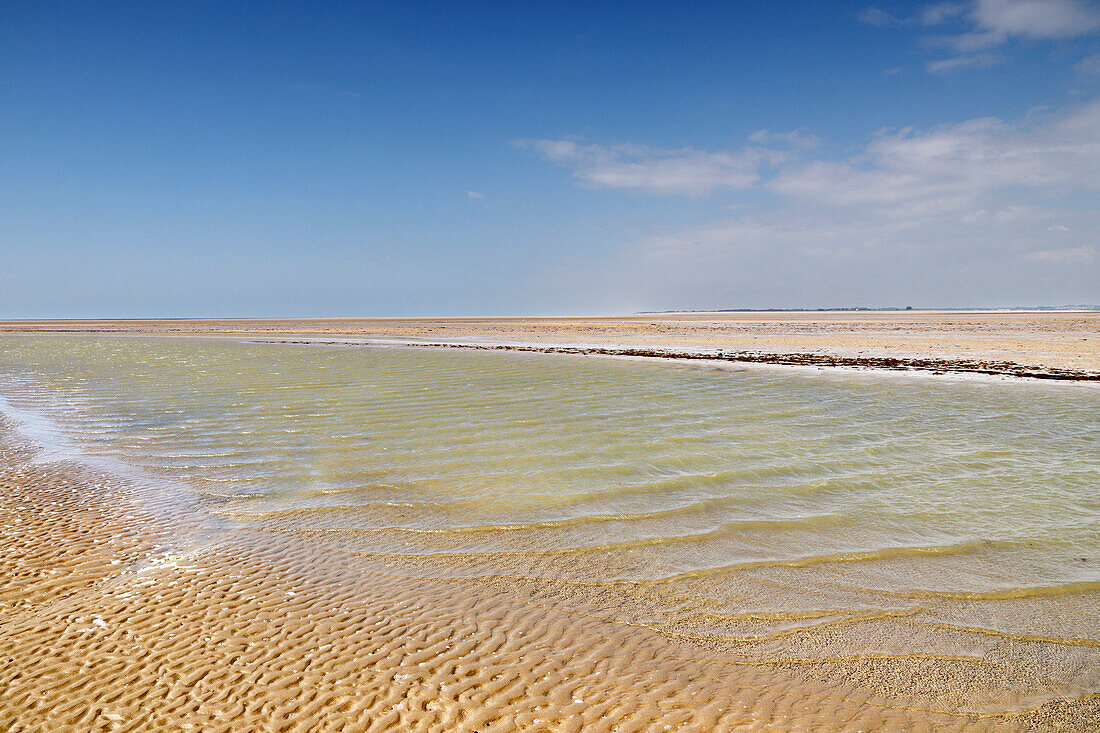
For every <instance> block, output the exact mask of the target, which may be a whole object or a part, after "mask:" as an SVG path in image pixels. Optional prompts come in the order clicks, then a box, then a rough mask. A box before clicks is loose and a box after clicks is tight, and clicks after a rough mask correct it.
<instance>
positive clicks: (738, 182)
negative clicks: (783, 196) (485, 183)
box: [516, 130, 808, 196]
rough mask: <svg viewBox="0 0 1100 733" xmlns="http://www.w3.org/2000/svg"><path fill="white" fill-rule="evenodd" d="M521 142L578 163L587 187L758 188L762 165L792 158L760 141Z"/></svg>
mask: <svg viewBox="0 0 1100 733" xmlns="http://www.w3.org/2000/svg"><path fill="white" fill-rule="evenodd" d="M757 134H758V135H762V136H763V137H772V136H776V135H787V136H789V137H787V138H785V139H784V143H785V145H788V146H791V145H795V144H801V143H805V142H806V141H808V138H805V137H803V136H800V135H799V134H798V133H770V132H768V131H766V130H762V131H760V133H757ZM516 144H517V145H518V146H520V147H525V148H530V149H532V150H534V151H536V152H537V153H538V154H539V155H541V156H542V157H543V158H544V159H546V160H548V161H550V162H551V163H556V164H558V165H562V166H566V167H569V168H572V169H573V177H574V178H575V179H576V180H577V181H578V182H579V183H580V184H581V185H583V186H588V187H591V188H615V189H622V190H629V191H639V192H645V193H661V194H686V195H689V196H700V195H703V194H707V193H710V192H712V191H714V190H715V189H718V188H730V189H746V188H752V187H753V186H755V185H756V184H758V183H759V182H760V175H761V174H760V170H761V167H762V166H764V165H766V164H770V165H777V164H780V163H782V162H783V161H784V160H785V159H787V158H789V157H790V153H789V152H785V151H782V150H776V149H772V148H765V147H759V146H747V147H745V148H742V149H740V150H733V151H718V152H710V151H706V150H697V149H695V148H675V149H662V148H655V147H651V146H648V145H642V144H635V143H619V144H613V145H597V144H585V143H581V142H577V141H575V140H527V141H519V142H517V143H516Z"/></svg>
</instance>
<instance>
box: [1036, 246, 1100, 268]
mask: <svg viewBox="0 0 1100 733" xmlns="http://www.w3.org/2000/svg"><path fill="white" fill-rule="evenodd" d="M1025 257H1026V258H1027V259H1028V260H1031V261H1032V262H1042V263H1049V264H1058V265H1061V264H1073V263H1078V264H1088V263H1091V262H1095V261H1096V247H1093V246H1092V245H1091V244H1086V245H1082V246H1080V247H1064V248H1062V249H1042V250H1039V251H1037V252H1029V253H1028V254H1026V255H1025Z"/></svg>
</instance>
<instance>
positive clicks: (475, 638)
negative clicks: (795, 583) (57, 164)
mask: <svg viewBox="0 0 1100 733" xmlns="http://www.w3.org/2000/svg"><path fill="white" fill-rule="evenodd" d="M4 436H5V439H6V443H5V445H4V447H3V448H0V538H2V542H3V548H4V552H3V553H2V554H0V728H2V729H3V730H10V731H153V730H164V731H169V730H171V731H181V730H193V731H326V730H332V731H336V730H339V731H389V730H416V731H483V732H484V731H512V730H533V731H582V730H583V731H641V730H657V731H660V730H681V731H724V730H813V731H827V730H852V731H854V730H864V731H870V730H898V731H902V730H904V731H921V730H924V731H931V730H937V731H942V730H1079V731H1086V730H1095V729H1096V728H1097V725H1098V724H1100V696H1097V695H1092V696H1087V697H1084V698H1077V699H1072V698H1070V699H1051V700H1049V701H1047V702H1046V703H1044V704H1042V705H1041V706H1039V707H1038V708H1036V709H1032V710H1014V711H1008V712H1005V711H1000V712H998V711H996V710H991V711H988V712H985V713H976V712H966V713H963V712H959V711H958V710H956V709H955V708H957V706H956V705H954V704H953V701H956V700H960V699H966V698H973V697H980V696H981V694H982V691H983V690H984V689H986V688H987V687H989V686H995V685H1001V686H1013V685H1018V686H1023V687H1026V686H1028V685H1030V684H1032V682H1033V680H1031V679H1030V678H1029V675H1028V673H1027V672H1026V670H1023V669H1020V668H1017V667H1014V666H1012V665H1011V664H1009V663H1000V662H998V661H997V660H996V659H995V658H994V659H989V660H984V661H983V662H982V663H980V664H977V663H975V662H974V660H951V659H946V658H941V657H937V656H936V655H935V653H934V652H935V650H929V653H928V655H927V658H926V659H913V660H912V663H911V664H908V665H906V666H905V667H904V669H900V668H898V667H897V665H896V663H894V662H891V661H890V660H884V661H883V663H881V664H879V663H877V662H876V660H875V659H873V658H861V659H851V660H840V659H834V660H827V661H826V660H809V661H807V662H806V663H803V664H799V663H792V662H789V661H788V662H785V663H783V664H781V665H768V664H752V663H743V662H737V661H736V660H733V659H731V658H729V657H727V656H725V655H723V654H722V652H721V650H720V649H711V648H707V647H705V646H702V645H697V644H690V643H685V642H683V641H681V640H677V639H674V638H671V637H669V636H666V635H662V634H660V633H657V632H655V631H653V630H650V629H646V628H640V627H637V626H633V625H630V624H622V623H609V622H608V621H606V620H603V619H601V618H599V617H597V616H594V615H589V614H585V613H582V612H577V611H565V610H561V609H556V608H551V607H547V606H546V605H544V604H542V603H539V602H538V601H537V600H536V594H532V593H529V592H525V591H523V590H522V589H519V588H515V589H509V588H507V587H500V588H497V589H496V592H492V593H490V592H487V590H486V589H484V588H483V589H481V591H480V592H471V591H472V590H473V586H462V585H456V584H447V583H445V582H443V581H439V582H436V581H431V580H423V579H409V578H402V577H392V576H388V575H384V574H380V573H377V572H366V571H364V570H362V569H360V568H356V567H353V566H351V565H345V564H341V563H340V562H337V561H334V560H333V559H332V555H331V553H330V554H326V555H321V554H319V553H315V552H313V551H311V550H309V549H307V548H304V547H302V546H298V545H295V544H294V543H293V541H292V540H287V539H286V538H284V537H281V536H270V537H269V536H267V535H262V536H260V537H258V538H255V539H249V540H248V541H247V542H246V541H243V540H242V539H241V538H240V537H239V536H237V535H231V536H228V538H226V537H219V536H217V535H215V536H213V537H211V536H207V535H196V536H188V535H187V533H186V532H182V533H181V530H180V529H179V528H177V527H174V526H172V524H171V523H170V522H169V521H168V520H166V519H164V518H161V517H159V516H157V515H155V514H154V513H152V512H150V511H147V510H146V509H145V508H144V507H143V505H142V504H141V503H140V501H138V500H137V499H135V498H134V495H133V494H132V493H131V491H130V490H129V489H128V487H127V485H126V484H124V483H122V482H121V481H119V480H118V479H115V478H113V477H111V476H107V475H103V474H100V473H97V472H94V471H91V470H88V469H82V468H80V467H78V466H74V465H69V464H60V463H54V464H42V463H35V462H34V461H33V458H34V456H33V453H32V452H31V451H30V450H28V449H27V448H26V447H25V446H20V445H19V444H18V441H17V440H16V439H15V438H14V437H13V436H12V434H11V433H10V431H6V432H5V433H4Z"/></svg>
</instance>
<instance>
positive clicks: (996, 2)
mask: <svg viewBox="0 0 1100 733" xmlns="http://www.w3.org/2000/svg"><path fill="white" fill-rule="evenodd" d="M859 17H860V20H862V21H863V22H864V23H869V24H871V25H875V26H888V25H904V26H912V25H917V24H919V25H921V26H925V27H935V26H945V25H947V26H952V27H953V28H954V29H956V32H954V33H951V32H949V34H948V35H939V36H935V37H927V38H925V39H923V40H924V42H925V45H926V46H929V47H932V48H947V49H950V50H952V51H953V52H954V53H955V56H952V57H951V58H946V59H939V60H935V61H932V62H930V63H928V64H927V68H928V70H929V71H931V72H934V73H936V72H941V73H942V72H945V71H957V70H960V69H966V68H985V67H988V66H991V65H993V64H994V63H996V62H997V61H998V60H999V59H997V58H996V57H995V56H992V55H990V54H989V53H987V52H988V51H989V50H990V49H993V48H995V47H997V46H1000V45H1002V44H1005V43H1007V42H1008V41H1010V40H1013V39H1040V40H1055V39H1062V38H1075V37H1081V36H1088V35H1092V34H1094V33H1096V32H1098V31H1100V5H1098V4H1097V2H1096V1H1095V0H968V2H940V3H935V4H931V5H927V6H925V7H924V8H923V9H922V10H921V11H920V12H918V13H917V14H916V15H913V16H904V17H898V16H894V15H892V14H890V13H888V12H886V11H883V10H880V9H878V8H867V9H866V10H864V11H862V12H861V13H860V15H859Z"/></svg>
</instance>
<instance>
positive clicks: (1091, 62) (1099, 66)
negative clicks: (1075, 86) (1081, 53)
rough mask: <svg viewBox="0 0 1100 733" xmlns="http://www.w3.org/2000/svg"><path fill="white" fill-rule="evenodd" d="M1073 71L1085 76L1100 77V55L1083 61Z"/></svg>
mask: <svg viewBox="0 0 1100 733" xmlns="http://www.w3.org/2000/svg"><path fill="white" fill-rule="evenodd" d="M1073 70H1074V71H1076V72H1077V73H1078V74H1081V75H1083V76H1100V53H1098V54H1095V55H1093V56H1086V57H1085V58H1083V59H1081V60H1080V61H1078V62H1077V64H1076V65H1075V66H1074V67H1073Z"/></svg>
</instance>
